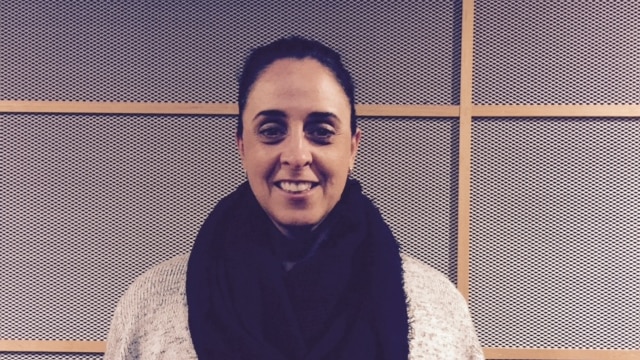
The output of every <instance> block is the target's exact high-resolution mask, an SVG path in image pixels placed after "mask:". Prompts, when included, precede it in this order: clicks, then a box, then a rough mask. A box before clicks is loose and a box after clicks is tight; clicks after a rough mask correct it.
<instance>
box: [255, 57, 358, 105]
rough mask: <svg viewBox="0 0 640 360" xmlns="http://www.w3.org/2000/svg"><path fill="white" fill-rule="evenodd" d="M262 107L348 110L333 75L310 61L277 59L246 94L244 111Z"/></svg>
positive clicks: (306, 59)
mask: <svg viewBox="0 0 640 360" xmlns="http://www.w3.org/2000/svg"><path fill="white" fill-rule="evenodd" d="M264 107H272V108H273V109H279V110H286V109H289V108H291V109H295V108H307V110H309V111H329V112H342V111H344V110H345V108H346V109H347V110H349V109H350V105H349V99H348V98H347V95H346V93H345V92H344V90H343V88H342V87H341V86H340V84H339V83H338V80H337V79H336V78H335V76H334V74H333V72H332V71H331V70H330V69H328V68H327V67H326V66H324V65H322V64H321V63H320V62H318V61H317V60H314V59H311V58H304V59H290V58H286V59H279V60H276V61H274V62H273V63H272V64H271V65H269V66H268V67H267V68H265V70H263V71H262V73H261V74H260V76H258V78H257V79H256V81H255V83H254V84H253V86H252V88H251V90H250V91H249V94H248V97H247V108H246V111H247V112H249V113H250V112H251V110H256V108H260V109H257V110H258V111H261V110H264ZM247 115H249V114H247ZM250 116H251V115H250Z"/></svg>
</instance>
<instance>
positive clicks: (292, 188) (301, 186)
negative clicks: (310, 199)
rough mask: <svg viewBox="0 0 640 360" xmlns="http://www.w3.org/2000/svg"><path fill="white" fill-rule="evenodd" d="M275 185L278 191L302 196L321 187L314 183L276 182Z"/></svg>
mask: <svg viewBox="0 0 640 360" xmlns="http://www.w3.org/2000/svg"><path fill="white" fill-rule="evenodd" d="M274 184H275V186H276V187H277V188H278V189H280V190H283V191H285V192H288V193H290V194H302V193H305V192H307V191H310V190H311V189H313V188H314V187H316V186H318V185H319V183H317V182H312V181H276V182H275V183H274Z"/></svg>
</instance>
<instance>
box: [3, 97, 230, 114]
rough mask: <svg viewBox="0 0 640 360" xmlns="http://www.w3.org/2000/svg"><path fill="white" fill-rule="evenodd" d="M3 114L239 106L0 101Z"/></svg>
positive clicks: (222, 110)
mask: <svg viewBox="0 0 640 360" xmlns="http://www.w3.org/2000/svg"><path fill="white" fill-rule="evenodd" d="M0 112H16V113H69V114H71V113H75V114H185V115H187V114H189V115H199V114H218V115H237V114H238V108H237V106H236V104H223V103H160V102H158V103H153V102H103V101H7V100H4V101H0Z"/></svg>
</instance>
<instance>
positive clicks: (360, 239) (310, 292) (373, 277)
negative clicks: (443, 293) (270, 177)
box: [187, 180, 409, 360]
mask: <svg viewBox="0 0 640 360" xmlns="http://www.w3.org/2000/svg"><path fill="white" fill-rule="evenodd" d="M274 228H275V227H274V225H273V224H272V223H271V221H270V220H269V218H268V217H267V215H266V213H265V212H264V211H263V210H262V208H261V207H260V205H259V204H258V202H257V200H256V198H255V197H254V195H253V193H252V192H251V189H250V187H249V184H248V183H244V184H242V185H240V186H239V187H238V189H236V190H235V191H234V192H233V193H231V194H230V195H228V196H227V197H225V198H224V199H222V200H221V201H220V202H219V203H218V205H217V206H216V207H215V208H214V210H213V211H212V212H211V214H210V215H209V217H208V218H207V219H206V220H205V222H204V224H203V225H202V228H201V229H200V232H199V233H198V236H197V238H196V242H195V245H194V247H193V250H192V252H191V256H190V258H189V264H188V270H187V303H188V306H189V330H190V332H191V339H192V340H193V344H194V347H195V350H196V353H197V355H198V358H199V359H201V360H205V359H206V360H208V359H224V360H230V359H242V360H254V359H255V360H257V359H260V360H324V359H337V360H340V359H367V360H375V359H380V360H399V359H407V357H408V353H409V345H408V336H409V321H408V317H407V303H406V301H407V300H406V296H405V293H404V289H403V280H402V264H401V259H400V254H399V248H398V244H397V242H396V241H395V239H394V238H393V235H392V234H391V231H390V230H389V228H388V226H387V225H386V224H385V223H384V221H383V219H382V217H381V216H380V213H379V212H378V210H377V209H376V207H375V206H374V205H373V204H372V203H371V201H370V200H369V199H368V198H367V197H366V196H364V195H363V194H362V192H361V188H360V185H359V184H358V183H357V182H356V181H355V180H349V181H348V182H347V186H346V188H345V191H344V193H343V195H342V198H341V199H340V201H339V202H338V204H337V205H336V206H335V208H334V209H333V210H332V212H331V214H330V215H329V217H328V218H327V219H325V221H324V222H323V224H322V226H320V229H319V231H320V232H322V234H324V235H325V236H326V239H325V240H323V241H322V242H321V243H320V244H319V246H318V248H317V249H315V251H314V252H313V255H312V256H309V257H307V258H305V259H303V260H301V261H299V262H297V263H296V265H295V266H294V267H293V268H292V269H290V270H289V271H287V270H285V268H284V266H283V261H282V260H283V259H282V258H281V257H279V256H278V254H279V253H281V252H279V251H278V249H277V245H276V244H277V242H276V241H274V240H273V233H274V231H273V230H274Z"/></svg>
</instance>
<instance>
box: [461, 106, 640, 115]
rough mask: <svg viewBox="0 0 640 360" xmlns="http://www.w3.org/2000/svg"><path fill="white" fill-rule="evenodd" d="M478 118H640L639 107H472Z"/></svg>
mask: <svg viewBox="0 0 640 360" xmlns="http://www.w3.org/2000/svg"><path fill="white" fill-rule="evenodd" d="M472 112H473V116H478V117H508V116H513V117H628V116H640V105H474V106H473V110H472Z"/></svg>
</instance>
